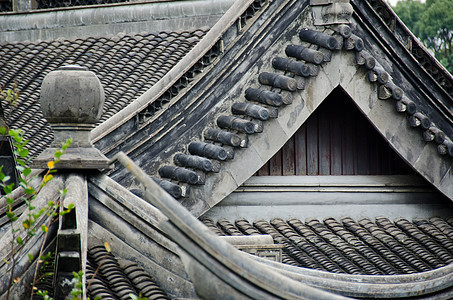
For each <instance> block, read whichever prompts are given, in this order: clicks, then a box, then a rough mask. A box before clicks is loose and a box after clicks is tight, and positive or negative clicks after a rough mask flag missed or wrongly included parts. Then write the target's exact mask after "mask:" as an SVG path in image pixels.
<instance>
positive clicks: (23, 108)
mask: <svg viewBox="0 0 453 300" xmlns="http://www.w3.org/2000/svg"><path fill="white" fill-rule="evenodd" d="M206 30H207V29H206V28H205V29H197V30H194V31H183V32H159V33H141V34H129V35H124V34H123V35H116V36H111V37H101V38H95V37H88V38H86V39H75V40H61V39H59V40H55V41H50V42H44V41H38V42H21V43H4V44H0V57H2V59H1V60H0V87H2V88H11V87H12V84H13V83H14V82H16V83H17V85H18V88H19V91H20V93H21V96H20V99H19V103H18V105H17V107H15V108H13V109H10V108H9V107H8V106H7V104H6V103H2V105H3V107H4V108H5V116H6V117H7V118H8V119H10V124H11V126H12V127H14V128H19V127H20V128H23V129H24V130H25V138H27V139H30V143H29V148H30V153H31V155H33V156H35V155H37V154H38V153H39V152H40V151H42V150H43V149H44V148H45V147H46V146H47V145H49V143H50V142H51V140H52V132H51V129H50V127H49V126H48V124H47V122H46V121H45V120H44V119H43V115H42V113H41V111H40V108H39V93H40V86H41V82H42V80H43V78H44V77H45V75H46V74H47V73H49V72H50V71H53V70H55V69H57V68H58V67H60V66H63V65H68V64H78V65H82V66H85V67H88V68H89V69H90V70H92V71H93V72H95V73H96V75H98V77H99V78H100V80H101V82H102V84H103V86H104V88H105V93H106V100H105V105H104V113H103V115H102V117H101V122H102V121H105V120H106V119H108V118H109V117H111V116H113V115H114V114H116V113H117V112H118V111H120V110H121V109H122V108H124V107H125V106H127V105H128V104H129V103H131V102H132V101H133V100H135V99H136V98H138V97H139V96H140V95H141V94H143V93H144V92H145V91H146V90H147V89H149V88H150V87H151V86H152V85H153V84H154V83H156V82H157V81H158V80H159V79H160V78H161V77H162V76H164V75H165V74H166V73H167V72H168V71H169V70H170V69H171V68H172V67H173V66H174V65H175V64H176V63H177V62H178V61H179V60H180V59H181V58H182V57H183V56H184V55H185V54H186V53H187V52H188V51H189V50H190V49H191V48H192V47H193V46H194V45H195V44H196V43H198V41H199V40H200V39H201V38H202V37H203V36H204V34H205V33H206ZM8 116H10V117H8Z"/></svg>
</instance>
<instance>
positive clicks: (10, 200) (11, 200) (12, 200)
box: [6, 197, 14, 205]
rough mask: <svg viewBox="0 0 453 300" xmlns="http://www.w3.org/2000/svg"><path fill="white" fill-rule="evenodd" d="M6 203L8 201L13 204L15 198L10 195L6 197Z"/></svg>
mask: <svg viewBox="0 0 453 300" xmlns="http://www.w3.org/2000/svg"><path fill="white" fill-rule="evenodd" d="M6 203H8V204H10V205H11V204H13V203H14V199H13V198H9V197H8V198H6Z"/></svg>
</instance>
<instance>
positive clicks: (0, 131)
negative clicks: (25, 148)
mask: <svg viewBox="0 0 453 300" xmlns="http://www.w3.org/2000/svg"><path fill="white" fill-rule="evenodd" d="M0 134H1V135H5V134H6V128H5V127H0Z"/></svg>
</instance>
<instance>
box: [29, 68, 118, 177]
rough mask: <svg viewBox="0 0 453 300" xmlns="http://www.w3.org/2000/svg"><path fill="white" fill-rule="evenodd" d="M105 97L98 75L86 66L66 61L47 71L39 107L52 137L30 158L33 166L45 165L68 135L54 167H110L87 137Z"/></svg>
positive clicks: (101, 108)
mask: <svg viewBox="0 0 453 300" xmlns="http://www.w3.org/2000/svg"><path fill="white" fill-rule="evenodd" d="M104 98H105V96H104V89H103V88H102V85H101V82H100V80H99V78H98V77H97V76H96V74H94V73H93V72H91V71H89V70H88V69H87V68H85V67H81V66H77V65H69V66H64V67H61V68H59V69H58V70H55V71H52V72H50V73H49V74H47V76H46V77H44V80H43V82H42V85H41V109H42V112H43V114H44V117H45V118H46V119H47V121H48V122H49V123H50V126H51V127H52V129H53V133H54V140H53V142H52V145H51V146H50V148H47V149H45V150H44V151H43V152H42V153H41V154H40V155H39V156H38V157H37V158H35V159H34V160H33V162H32V167H34V168H46V167H47V162H48V161H50V160H53V155H54V153H55V151H57V150H58V149H59V148H60V147H61V145H62V144H63V143H65V142H66V141H67V140H68V139H70V138H71V139H72V143H71V145H70V146H69V148H68V149H66V153H65V154H63V155H62V156H61V157H60V162H59V163H58V164H57V169H105V168H109V160H108V159H107V158H106V157H105V156H104V155H103V154H102V153H101V152H100V151H99V150H98V149H96V148H95V147H94V146H93V144H92V143H91V138H90V134H91V130H92V129H93V128H94V127H95V124H96V123H97V122H98V121H99V119H100V117H101V115H102V110H103V107H104Z"/></svg>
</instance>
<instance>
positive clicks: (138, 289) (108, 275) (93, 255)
mask: <svg viewBox="0 0 453 300" xmlns="http://www.w3.org/2000/svg"><path fill="white" fill-rule="evenodd" d="M86 273H87V274H86V278H87V287H88V296H89V297H90V298H91V299H95V298H96V297H101V299H131V295H135V296H141V297H146V298H147V299H169V298H168V296H167V294H166V293H165V292H164V291H163V290H162V289H161V288H160V287H159V285H158V284H157V283H156V282H155V281H154V280H153V278H152V277H151V276H150V275H149V274H147V273H146V272H145V271H144V270H143V269H142V268H141V267H139V266H138V265H137V264H136V263H134V262H131V261H129V260H124V259H117V258H116V257H115V256H114V255H113V254H112V253H111V252H107V250H106V248H105V247H104V245H95V246H93V247H92V248H90V249H89V250H88V263H87V272H86Z"/></svg>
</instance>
